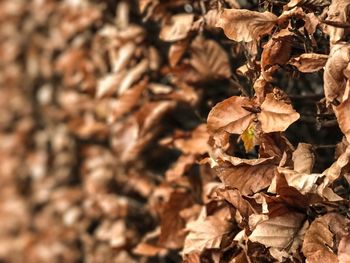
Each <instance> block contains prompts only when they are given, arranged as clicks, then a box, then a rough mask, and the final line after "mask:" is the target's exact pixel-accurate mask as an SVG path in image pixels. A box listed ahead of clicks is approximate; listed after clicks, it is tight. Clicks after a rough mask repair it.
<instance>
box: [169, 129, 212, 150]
mask: <svg viewBox="0 0 350 263" xmlns="http://www.w3.org/2000/svg"><path fill="white" fill-rule="evenodd" d="M208 140H209V133H208V131H207V127H206V125H205V124H201V125H199V126H198V127H197V128H196V129H194V130H193V131H192V132H191V136H190V137H189V138H179V139H175V141H174V145H175V147H176V148H178V149H180V150H181V151H182V152H183V153H186V154H204V153H206V152H208V151H209V145H208Z"/></svg>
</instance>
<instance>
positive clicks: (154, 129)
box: [111, 101, 175, 162]
mask: <svg viewBox="0 0 350 263" xmlns="http://www.w3.org/2000/svg"><path fill="white" fill-rule="evenodd" d="M174 105H175V104H174V103H173V102H170V101H162V102H149V103H146V104H144V106H143V107H142V108H141V109H140V110H139V111H137V112H136V113H135V114H134V115H131V116H129V117H128V118H127V119H124V120H123V121H120V122H117V123H115V124H114V125H113V127H112V128H111V133H112V136H111V144H112V148H113V150H114V151H115V153H116V154H117V156H118V158H119V159H120V160H121V161H122V162H128V161H131V160H134V159H135V158H137V157H138V154H139V153H140V152H141V151H142V150H143V149H144V148H145V147H146V146H147V144H148V143H149V142H150V141H151V140H152V139H153V138H154V136H155V135H157V134H158V133H159V131H160V127H159V121H160V120H161V119H162V118H163V117H164V115H165V114H166V113H167V112H168V111H169V110H170V109H172V108H173V107H174Z"/></svg>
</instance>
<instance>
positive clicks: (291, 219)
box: [249, 213, 305, 252]
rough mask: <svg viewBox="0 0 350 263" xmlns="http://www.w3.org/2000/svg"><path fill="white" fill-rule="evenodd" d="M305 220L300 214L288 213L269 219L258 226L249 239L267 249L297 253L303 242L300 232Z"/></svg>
mask: <svg viewBox="0 0 350 263" xmlns="http://www.w3.org/2000/svg"><path fill="white" fill-rule="evenodd" d="M304 219H305V215H303V214H300V213H288V214H285V215H283V216H277V217H274V218H269V219H267V220H265V221H262V222H260V223H259V224H258V225H257V226H256V228H255V229H254V230H253V232H252V234H251V235H250V236H249V239H250V240H251V241H252V242H259V243H261V244H263V245H265V246H267V247H273V248H277V249H279V250H283V249H285V250H287V251H288V250H289V249H291V250H292V252H295V251H296V249H298V247H299V245H300V244H301V242H302V237H300V236H298V232H299V231H300V229H301V228H302V226H303V222H304ZM288 248H289V249H288ZM293 250H294V251H293Z"/></svg>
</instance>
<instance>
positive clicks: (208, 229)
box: [183, 208, 231, 254]
mask: <svg viewBox="0 0 350 263" xmlns="http://www.w3.org/2000/svg"><path fill="white" fill-rule="evenodd" d="M230 217H231V216H230V211H229V209H226V208H224V209H221V210H219V211H218V212H216V213H215V214H214V215H211V216H206V214H205V213H201V215H200V217H199V218H198V219H197V220H196V221H193V222H189V223H188V224H187V226H186V228H187V229H188V230H189V231H190V232H189V234H188V235H187V237H186V240H185V245H184V248H183V253H184V254H189V253H192V252H195V251H198V252H202V251H203V250H204V249H213V248H220V244H221V241H222V238H223V236H224V235H225V234H227V233H229V232H230V230H231V223H230V222H229V221H228V220H229V219H230Z"/></svg>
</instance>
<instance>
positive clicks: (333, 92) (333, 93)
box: [323, 44, 350, 102]
mask: <svg viewBox="0 0 350 263" xmlns="http://www.w3.org/2000/svg"><path fill="white" fill-rule="evenodd" d="M349 61H350V45H347V44H337V45H334V46H333V47H332V49H331V52H330V54H329V58H328V60H327V63H326V66H325V71H324V75H323V80H324V94H325V97H326V99H327V101H328V102H333V101H334V100H337V101H338V102H342V100H343V98H342V97H343V95H344V92H345V85H346V77H345V76H344V74H343V70H344V69H346V67H347V66H348V64H349Z"/></svg>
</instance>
